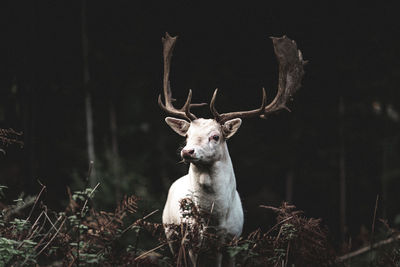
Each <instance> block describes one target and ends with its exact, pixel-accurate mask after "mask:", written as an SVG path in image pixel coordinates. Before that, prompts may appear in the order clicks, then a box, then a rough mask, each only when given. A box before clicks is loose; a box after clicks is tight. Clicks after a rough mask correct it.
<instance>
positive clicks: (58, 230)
mask: <svg viewBox="0 0 400 267" xmlns="http://www.w3.org/2000/svg"><path fill="white" fill-rule="evenodd" d="M66 220H67V218H64V220H63V221H62V223H61V225H60V227H59V228H58V229H57V232H55V234H54V235H53V236H52V237H51V239H50V241H49V242H47V244H46V245H45V246H44V247H43V248H42V249H41V250H40V251H39V253H38V254H37V255H36V257H37V256H39V255H40V254H41V253H42V252H43V251H44V250H45V249H46V248H47V247H48V246H49V245H50V243H51V242H52V241H53V240H54V238H56V236H57V235H58V233H59V232H60V230H61V228H62V227H63V225H64V223H65V221H66Z"/></svg>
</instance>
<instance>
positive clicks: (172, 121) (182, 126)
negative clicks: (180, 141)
mask: <svg viewBox="0 0 400 267" xmlns="http://www.w3.org/2000/svg"><path fill="white" fill-rule="evenodd" d="M165 122H166V123H167V124H168V125H169V127H171V129H172V130H174V131H175V132H176V133H177V134H179V135H181V136H185V135H186V132H187V131H188V129H189V126H190V123H189V122H187V121H185V120H180V119H176V118H172V117H166V118H165Z"/></svg>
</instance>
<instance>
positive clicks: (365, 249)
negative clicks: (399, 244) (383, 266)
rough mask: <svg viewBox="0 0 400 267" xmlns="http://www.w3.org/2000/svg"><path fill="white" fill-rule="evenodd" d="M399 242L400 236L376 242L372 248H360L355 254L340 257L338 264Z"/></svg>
mask: <svg viewBox="0 0 400 267" xmlns="http://www.w3.org/2000/svg"><path fill="white" fill-rule="evenodd" d="M399 240H400V234H399V235H396V236H393V237H390V238H388V239H385V240H381V241H379V242H376V243H374V244H373V245H372V246H365V247H363V248H360V249H358V250H356V251H353V252H350V253H348V254H345V255H342V256H340V257H338V258H337V261H338V262H343V261H346V260H348V259H351V258H353V257H356V256H358V255H361V254H363V253H365V252H367V251H370V250H372V249H376V248H379V247H382V246H385V245H388V244H390V243H393V242H395V241H399Z"/></svg>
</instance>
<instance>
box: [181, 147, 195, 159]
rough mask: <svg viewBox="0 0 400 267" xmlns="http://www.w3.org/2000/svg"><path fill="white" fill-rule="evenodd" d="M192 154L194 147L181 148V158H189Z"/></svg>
mask: <svg viewBox="0 0 400 267" xmlns="http://www.w3.org/2000/svg"><path fill="white" fill-rule="evenodd" d="M193 154H194V149H183V150H182V158H191V157H192V155H193Z"/></svg>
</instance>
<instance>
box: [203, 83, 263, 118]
mask: <svg viewBox="0 0 400 267" xmlns="http://www.w3.org/2000/svg"><path fill="white" fill-rule="evenodd" d="M262 92H263V97H262V102H261V106H260V107H259V108H258V109H253V110H249V111H236V112H229V113H223V114H219V113H218V111H217V110H216V108H215V101H216V99H217V93H218V89H215V91H214V94H213V97H212V99H211V102H210V110H211V113H212V114H213V116H214V118H215V120H216V121H218V122H219V123H221V124H222V123H224V122H226V121H227V120H230V119H233V118H250V117H257V116H260V115H261V114H262V113H263V112H264V110H265V106H266V104H267V93H266V92H265V88H264V87H263V88H262Z"/></svg>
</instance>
